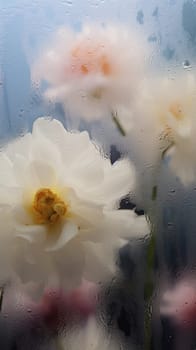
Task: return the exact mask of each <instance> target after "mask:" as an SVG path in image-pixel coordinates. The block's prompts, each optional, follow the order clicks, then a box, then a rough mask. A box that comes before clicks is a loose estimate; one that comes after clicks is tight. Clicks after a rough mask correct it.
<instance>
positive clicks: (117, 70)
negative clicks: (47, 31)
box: [32, 24, 147, 121]
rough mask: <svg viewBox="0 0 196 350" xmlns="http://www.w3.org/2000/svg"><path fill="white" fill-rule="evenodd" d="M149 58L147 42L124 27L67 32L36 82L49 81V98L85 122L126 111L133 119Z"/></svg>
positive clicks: (39, 67) (42, 63) (43, 58)
mask: <svg viewBox="0 0 196 350" xmlns="http://www.w3.org/2000/svg"><path fill="white" fill-rule="evenodd" d="M146 54H147V53H146V52H145V50H144V44H143V42H142V41H141V38H138V36H137V35H136V34H135V33H132V32H131V31H130V30H129V28H126V27H124V26H122V25H106V26H101V25H98V24H97V25H95V24H92V25H84V26H83V27H82V30H81V32H72V31H71V30H68V29H67V28H61V29H60V30H59V31H58V32H57V33H56V35H55V37H54V40H53V42H52V44H51V45H50V46H49V47H48V48H47V49H46V50H45V51H44V52H43V53H42V54H41V55H40V58H39V59H38V62H37V63H36V64H35V65H34V67H33V69H32V79H33V81H41V80H45V81H47V82H48V83H49V85H50V86H49V88H48V89H47V90H46V92H45V96H46V98H47V99H49V100H52V101H57V102H61V103H62V104H63V105H64V107H65V111H68V112H70V113H73V114H74V115H77V116H79V117H84V118H87V119H89V120H92V119H97V118H99V117H107V116H108V114H109V115H111V113H112V112H115V113H116V112H118V114H119V113H121V112H122V109H123V114H127V113H128V111H129V108H130V105H131V103H132V100H133V99H134V97H135V96H136V92H137V89H138V84H139V82H140V80H141V77H142V72H143V68H144V55H146ZM126 109H127V110H126ZM127 121H128V120H127Z"/></svg>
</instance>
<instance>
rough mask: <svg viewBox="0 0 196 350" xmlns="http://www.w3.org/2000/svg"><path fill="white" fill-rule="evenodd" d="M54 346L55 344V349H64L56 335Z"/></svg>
mask: <svg viewBox="0 0 196 350" xmlns="http://www.w3.org/2000/svg"><path fill="white" fill-rule="evenodd" d="M55 346H56V350H64V346H63V344H62V342H61V340H60V338H59V336H58V335H57V336H56V338H55Z"/></svg>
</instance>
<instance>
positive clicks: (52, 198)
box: [33, 188, 67, 225]
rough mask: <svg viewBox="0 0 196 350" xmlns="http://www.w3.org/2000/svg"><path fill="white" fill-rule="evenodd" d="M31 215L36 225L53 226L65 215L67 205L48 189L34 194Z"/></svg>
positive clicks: (42, 189)
mask: <svg viewBox="0 0 196 350" xmlns="http://www.w3.org/2000/svg"><path fill="white" fill-rule="evenodd" d="M33 213H34V218H35V222H36V223H37V224H45V225H51V224H55V223H57V222H58V221H60V219H61V218H62V217H63V216H65V214H66V213H67V205H66V204H65V203H64V201H62V200H61V198H59V197H58V195H57V194H56V193H54V192H53V191H52V190H51V189H49V188H41V189H40V190H38V191H37V192H36V193H35V196H34V200H33Z"/></svg>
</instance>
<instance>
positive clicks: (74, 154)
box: [0, 118, 148, 286]
mask: <svg viewBox="0 0 196 350" xmlns="http://www.w3.org/2000/svg"><path fill="white" fill-rule="evenodd" d="M0 169H1V171H0V220H1V231H0V242H1V251H0V257H1V270H0V276H2V273H3V272H4V271H6V272H5V274H6V273H7V269H6V268H7V267H10V270H11V271H12V269H14V270H15V271H16V273H18V274H19V276H21V277H22V278H23V279H27V280H32V279H35V280H38V281H42V280H43V282H44V280H45V281H48V280H50V279H52V278H53V277H54V278H56V275H57V274H58V275H60V278H61V281H62V283H63V281H65V283H66V284H67V286H68V285H69V284H70V286H71V285H72V283H73V285H75V284H77V283H79V282H80V280H81V278H82V277H85V278H86V279H90V280H94V281H96V282H97V281H100V280H101V281H102V279H104V278H106V276H107V275H108V274H111V273H113V272H114V266H115V264H114V262H115V261H114V260H115V249H118V248H119V246H120V245H121V240H120V238H123V239H128V238H129V237H130V236H132V235H136V236H137V235H143V234H146V233H147V231H148V229H147V225H146V222H145V219H144V218H142V219H139V218H137V217H136V215H135V214H134V213H133V212H131V211H123V210H122V211H119V210H117V209H118V206H119V200H120V198H122V197H123V196H124V195H126V194H127V193H128V192H129V191H130V190H132V189H133V185H134V170H133V167H132V165H131V164H130V163H129V161H128V160H126V159H122V160H120V161H118V162H116V163H115V164H114V165H111V163H110V160H109V159H106V158H104V156H103V155H101V153H100V150H99V149H98V148H97V147H96V145H95V144H93V143H92V142H91V141H90V139H89V136H88V134H87V133H86V132H82V133H69V132H67V131H66V130H65V129H64V127H63V125H62V124H61V123H60V122H59V121H57V120H52V121H51V120H49V119H44V118H40V119H37V120H36V122H35V123H34V125H33V131H32V133H27V134H26V135H25V136H24V137H21V138H19V139H18V140H15V141H13V142H12V143H10V144H9V145H8V146H7V147H6V148H4V149H3V150H2V152H1V154H0ZM9 264H10V265H9ZM10 273H11V272H10ZM2 278H3V277H2Z"/></svg>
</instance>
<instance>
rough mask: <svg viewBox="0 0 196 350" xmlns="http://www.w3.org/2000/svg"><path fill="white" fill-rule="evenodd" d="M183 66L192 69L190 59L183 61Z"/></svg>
mask: <svg viewBox="0 0 196 350" xmlns="http://www.w3.org/2000/svg"><path fill="white" fill-rule="evenodd" d="M183 67H184V69H190V68H191V64H190V61H189V60H185V61H184V62H183Z"/></svg>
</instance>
